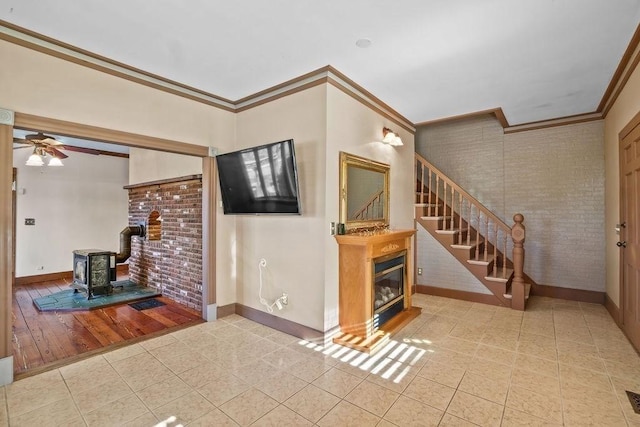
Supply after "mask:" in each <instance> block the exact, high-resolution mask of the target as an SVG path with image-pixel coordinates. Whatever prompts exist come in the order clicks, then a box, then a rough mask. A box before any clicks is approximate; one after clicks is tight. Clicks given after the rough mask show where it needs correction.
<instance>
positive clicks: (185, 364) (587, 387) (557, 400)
mask: <svg viewBox="0 0 640 427" xmlns="http://www.w3.org/2000/svg"><path fill="white" fill-rule="evenodd" d="M414 304H415V305H419V306H421V307H423V312H422V314H421V316H420V317H418V318H417V319H415V320H414V321H413V322H412V323H411V324H409V325H408V326H407V327H405V328H404V329H403V330H402V331H401V332H400V333H399V334H398V335H396V336H395V337H394V340H393V341H392V342H391V343H390V344H389V345H388V346H387V347H386V348H384V349H383V350H381V351H380V352H378V353H376V354H374V355H373V356H372V357H369V356H367V355H364V354H362V353H358V352H355V351H351V350H349V349H345V348H343V347H338V346H327V347H326V348H322V347H321V346H319V345H316V344H314V343H308V342H303V341H300V340H299V339H297V338H295V337H292V336H289V335H286V334H284V333H281V332H278V331H275V330H273V329H270V328H267V327H265V326H263V325H260V324H257V323H255V322H252V321H250V320H247V319H244V318H242V317H240V316H237V315H233V316H229V317H226V318H224V319H220V320H218V321H216V322H211V323H205V324H200V325H197V326H193V327H190V328H188V329H183V330H181V331H179V332H175V333H172V334H169V335H164V336H162V337H159V338H155V339H151V340H148V341H144V342H142V343H139V344H133V345H131V346H128V347H124V348H121V349H119V350H116V351H113V352H110V353H105V354H102V355H100V356H95V357H92V358H90V359H86V360H84V361H81V362H78V363H74V364H72V365H68V366H65V367H63V368H60V369H56V370H53V371H49V372H46V373H43V374H40V375H37V376H33V377H29V378H26V379H23V380H20V381H17V382H15V383H14V384H11V385H9V386H6V387H2V388H0V399H1V400H2V402H0V425H11V426H38V427H42V426H53V425H64V426H85V425H88V426H113V425H127V426H154V425H159V426H177V425H187V426H236V425H242V426H246V425H255V426H305V425H317V426H331V427H336V426H383V427H388V426H412V425H420V426H436V425H440V426H472V425H482V426H485V425H486V426H499V425H502V426H520V425H532V426H539V425H540V426H542V425H544V426H553V425H574V426H586V425H597V426H609V425H610V426H627V425H631V426H640V415H637V414H635V413H634V412H633V411H632V409H631V406H630V404H629V402H628V400H627V397H626V395H625V390H627V389H629V390H635V391H637V392H640V357H638V355H637V354H636V352H635V351H634V350H633V348H632V347H631V346H630V344H629V343H628V341H627V340H626V339H625V337H624V335H623V334H622V333H621V331H620V330H619V329H618V328H617V327H616V325H615V324H614V322H613V320H612V319H611V317H610V316H609V314H608V313H607V312H606V310H605V309H604V307H603V306H600V305H594V304H584V303H577V302H572V301H563V300H554V299H549V298H532V300H531V301H530V302H529V306H528V310H527V311H526V312H524V313H521V312H517V311H512V310H510V309H503V308H498V307H493V306H487V305H482V304H473V303H469V302H464V301H457V300H452V299H446V298H440V297H433V296H426V295H416V296H415V298H414Z"/></svg>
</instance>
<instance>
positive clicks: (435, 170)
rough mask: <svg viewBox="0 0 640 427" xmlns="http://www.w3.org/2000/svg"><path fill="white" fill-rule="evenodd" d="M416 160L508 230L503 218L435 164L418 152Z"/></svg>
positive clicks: (509, 228)
mask: <svg viewBox="0 0 640 427" xmlns="http://www.w3.org/2000/svg"><path fill="white" fill-rule="evenodd" d="M416 161H417V162H419V163H421V164H422V165H424V166H426V168H427V169H429V170H431V172H433V173H435V174H436V175H437V176H439V177H440V181H444V182H446V183H447V186H449V187H453V188H454V189H455V191H457V192H458V193H460V194H462V196H463V198H464V199H466V200H468V201H471V202H472V203H473V205H474V206H477V207H478V208H480V210H481V211H482V212H483V213H484V214H485V215H486V216H487V217H489V218H491V219H492V220H493V222H495V223H496V224H498V225H499V226H500V228H502V229H503V230H505V231H507V232H510V230H511V227H509V226H508V225H507V224H506V223H505V222H504V221H503V220H501V219H500V218H498V217H497V216H496V215H494V214H493V212H491V211H490V210H489V209H488V208H487V207H485V206H484V205H483V204H482V203H480V202H479V201H478V199H476V198H475V197H473V196H472V195H471V194H469V193H467V192H466V191H465V190H464V189H463V188H462V187H460V186H459V185H458V184H456V183H455V182H453V181H452V180H451V179H449V178H448V177H447V176H446V175H445V174H444V173H442V171H440V169H438V168H436V167H435V166H433V165H432V164H431V163H429V162H428V161H427V160H426V159H425V158H424V157H422V156H421V155H420V154H418V153H416ZM421 182H423V181H421Z"/></svg>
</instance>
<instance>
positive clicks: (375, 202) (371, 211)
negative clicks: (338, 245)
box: [351, 190, 384, 221]
mask: <svg viewBox="0 0 640 427" xmlns="http://www.w3.org/2000/svg"><path fill="white" fill-rule="evenodd" d="M383 194H384V190H380V192H378V193H376V194H374V195H373V196H372V197H371V198H370V199H369V200H367V201H366V202H365V203H364V204H363V205H362V207H360V209H358V210H357V211H356V213H355V214H354V215H352V217H351V219H354V220H357V221H364V220H366V219H371V218H382V212H383V210H384V206H383V203H384V200H383V198H382V195H383Z"/></svg>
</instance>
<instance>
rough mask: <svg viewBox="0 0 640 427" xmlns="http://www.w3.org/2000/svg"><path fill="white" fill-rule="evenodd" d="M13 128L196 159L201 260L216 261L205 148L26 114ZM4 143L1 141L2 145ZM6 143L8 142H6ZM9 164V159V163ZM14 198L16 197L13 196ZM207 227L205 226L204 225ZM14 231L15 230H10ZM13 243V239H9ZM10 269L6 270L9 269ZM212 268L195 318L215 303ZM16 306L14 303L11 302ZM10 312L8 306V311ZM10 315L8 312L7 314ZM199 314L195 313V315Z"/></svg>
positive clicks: (209, 164) (207, 272)
mask: <svg viewBox="0 0 640 427" xmlns="http://www.w3.org/2000/svg"><path fill="white" fill-rule="evenodd" d="M14 127H15V128H18V129H28V130H34V131H46V132H50V133H52V134H59V135H64V136H70V137H76V138H82V139H89V140H98V141H108V143H111V144H117V145H127V146H130V147H137V148H144V149H150V150H156V151H164V152H169V153H175V154H186V155H191V156H197V157H200V158H201V159H202V169H203V170H202V180H203V190H204V189H205V188H206V189H207V190H206V191H203V207H202V212H203V241H202V244H203V248H202V249H203V251H202V253H203V257H206V258H204V259H215V256H213V252H212V251H213V249H214V246H213V244H214V243H212V242H215V236H214V235H213V233H211V232H210V231H209V230H213V223H214V217H213V215H214V210H213V209H211V208H212V206H213V204H212V203H211V200H213V199H214V196H215V194H214V193H213V190H212V188H213V185H211V182H212V174H213V172H214V169H213V158H211V157H209V155H208V148H207V147H203V146H196V145H192V144H185V143H180V142H172V141H167V140H162V139H158V138H153V137H146V136H142V135H135V134H128V133H125V132H119V131H109V130H106V129H102V128H95V127H91V126H86V125H80V124H75V123H70V122H63V121H58V120H54V119H48V118H41V117H37V116H31V115H27V114H20V113H16V120H15V125H14ZM3 142H4V141H3ZM6 142H7V143H9V142H10V141H6ZM9 161H11V159H9ZM2 167H8V165H7V164H3V165H2ZM13 195H14V196H15V193H14V194H13ZM12 218H13V219H14V221H15V219H16V215H15V212H13V214H12ZM205 224H206V225H205ZM13 230H15V226H14V227H13ZM12 235H13V231H12ZM12 241H13V242H15V237H14V238H13V239H12ZM15 246H16V245H15V244H14V245H13V249H15ZM14 260H15V256H12V259H11V265H10V267H11V271H12V274H11V277H12V279H13V278H14V277H15V270H14V268H13V262H14ZM8 267H9V266H8ZM213 271H214V269H213V268H211V267H209V266H205V267H204V268H203V276H202V277H203V281H202V284H203V299H202V303H203V304H202V306H203V310H202V312H201V313H199V314H200V315H199V316H198V318H202V317H205V318H206V316H205V314H206V309H207V306H208V305H210V304H212V303H214V302H215V283H214V280H213V277H215V276H213V275H212V272H213ZM14 305H15V300H14ZM8 308H11V305H10V306H9V307H8ZM9 311H10V310H9ZM196 314H198V313H196ZM8 326H9V331H11V323H9V325H8Z"/></svg>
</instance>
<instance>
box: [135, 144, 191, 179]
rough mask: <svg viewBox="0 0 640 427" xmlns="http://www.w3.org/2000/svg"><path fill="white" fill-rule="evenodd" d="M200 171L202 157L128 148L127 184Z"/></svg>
mask: <svg viewBox="0 0 640 427" xmlns="http://www.w3.org/2000/svg"><path fill="white" fill-rule="evenodd" d="M201 173H202V159H201V158H200V157H195V156H184V155H181V154H173V153H164V152H162V151H154V150H146V149H144V148H130V149H129V184H142V183H145V182H152V181H158V180H161V179H168V178H177V177H180V176H188V175H199V174H201Z"/></svg>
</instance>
